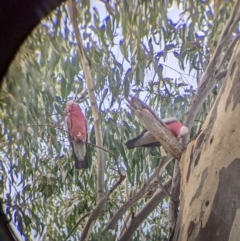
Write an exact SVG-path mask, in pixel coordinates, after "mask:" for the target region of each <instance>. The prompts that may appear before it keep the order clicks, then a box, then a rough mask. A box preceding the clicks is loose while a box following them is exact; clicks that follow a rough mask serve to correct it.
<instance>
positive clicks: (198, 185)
mask: <svg viewBox="0 0 240 241" xmlns="http://www.w3.org/2000/svg"><path fill="white" fill-rule="evenodd" d="M239 65H240V44H239V43H238V45H237V46H236V48H235V50H234V54H233V56H232V58H231V61H230V63H229V68H228V73H227V76H226V79H227V80H226V81H225V83H224V84H223V86H222V89H221V91H220V93H219V95H218V98H217V100H216V102H215V104H214V106H213V108H212V110H211V112H210V113H209V115H208V117H207V119H206V121H205V123H204V125H203V127H202V130H201V132H200V133H199V134H198V136H197V137H196V138H195V139H194V140H192V141H191V142H190V143H189V144H188V147H187V149H186V151H185V152H184V153H183V154H182V157H181V160H180V172H181V176H182V183H181V201H180V213H179V216H178V221H177V225H176V229H175V233H174V236H173V239H172V240H174V241H176V240H179V241H181V240H188V241H192V240H194V241H202V240H204V241H208V240H209V241H215V240H216V241H217V240H221V241H227V240H228V241H230V240H238V239H239V237H240V229H239V227H238V225H239V221H240V179H239V173H240V155H239V150H240V129H239V116H240V105H239V103H240V95H239V90H240V80H239V76H240V68H239Z"/></svg>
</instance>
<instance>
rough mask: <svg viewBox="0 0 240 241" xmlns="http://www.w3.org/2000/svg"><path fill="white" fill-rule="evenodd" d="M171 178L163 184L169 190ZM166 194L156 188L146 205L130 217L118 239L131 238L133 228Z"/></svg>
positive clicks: (121, 240) (126, 239)
mask: <svg viewBox="0 0 240 241" xmlns="http://www.w3.org/2000/svg"><path fill="white" fill-rule="evenodd" d="M171 183H172V179H169V180H168V181H167V182H166V183H165V184H164V188H165V189H166V190H170V186H171ZM165 196H166V194H165V192H164V191H163V190H161V189H160V190H158V191H157V192H156V193H155V194H154V195H153V196H152V198H151V199H149V201H148V202H147V203H146V205H145V206H144V207H143V208H142V209H140V211H139V212H138V213H137V214H136V215H135V216H134V217H133V218H132V220H131V222H130V224H129V226H128V228H127V230H125V232H124V233H123V234H122V235H121V237H120V238H119V239H118V241H128V240H130V239H131V237H132V235H133V233H134V232H135V230H136V229H137V228H138V227H139V225H140V224H141V223H142V222H143V221H144V220H145V219H146V218H147V216H148V215H149V214H150V213H151V212H152V211H153V210H154V209H155V208H156V207H157V205H158V204H159V203H160V202H161V201H162V200H163V198H164V197H165Z"/></svg>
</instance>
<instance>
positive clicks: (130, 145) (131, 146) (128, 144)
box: [125, 137, 161, 150]
mask: <svg viewBox="0 0 240 241" xmlns="http://www.w3.org/2000/svg"><path fill="white" fill-rule="evenodd" d="M136 140H138V137H136V138H134V139H132V140H129V141H127V142H126V143H125V145H126V147H127V149H128V150H131V149H134V148H135V147H158V146H161V144H160V142H158V141H156V142H152V143H148V144H142V145H136Z"/></svg>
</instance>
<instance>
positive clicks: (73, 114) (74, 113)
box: [65, 100, 88, 169]
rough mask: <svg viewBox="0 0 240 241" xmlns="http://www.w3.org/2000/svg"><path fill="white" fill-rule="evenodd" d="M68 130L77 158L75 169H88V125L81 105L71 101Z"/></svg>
mask: <svg viewBox="0 0 240 241" xmlns="http://www.w3.org/2000/svg"><path fill="white" fill-rule="evenodd" d="M65 123H66V129H67V132H68V137H69V141H70V144H71V146H72V149H73V153H74V158H75V168H76V169H85V168H88V161H87V144H86V143H85V142H87V134H88V133H87V123H86V118H85V116H84V114H83V112H82V109H81V108H80V106H79V104H78V103H76V102H74V100H70V101H68V102H67V117H66V120H65Z"/></svg>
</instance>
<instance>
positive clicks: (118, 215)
mask: <svg viewBox="0 0 240 241" xmlns="http://www.w3.org/2000/svg"><path fill="white" fill-rule="evenodd" d="M171 160H172V156H171V155H170V154H168V156H166V157H164V158H163V159H162V161H161V162H160V163H159V164H158V166H157V167H156V170H155V172H154V173H153V174H152V176H151V177H150V178H149V179H148V180H147V182H146V183H145V184H144V185H143V187H142V188H141V189H140V190H139V191H138V192H137V193H136V194H135V195H134V196H133V197H131V198H130V199H129V200H128V201H127V202H126V203H124V204H123V205H122V206H121V207H120V208H119V209H118V211H117V212H116V214H115V215H114V216H113V217H112V218H111V219H110V220H109V222H108V223H107V225H106V227H105V228H104V229H103V231H102V233H103V234H104V233H105V232H107V231H108V230H110V229H114V228H115V226H116V224H117V222H118V220H119V219H120V218H121V217H122V216H123V215H124V213H125V212H126V211H127V210H128V209H129V208H130V207H131V206H132V205H134V204H135V203H136V202H138V201H139V200H140V199H141V198H143V197H144V195H145V194H146V193H147V192H148V191H149V188H150V186H151V183H153V182H154V181H155V180H154V179H155V178H156V174H157V173H158V175H159V176H160V175H161V173H162V172H163V171H164V170H165V167H166V166H167V165H168V163H169V162H170V161H171Z"/></svg>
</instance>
